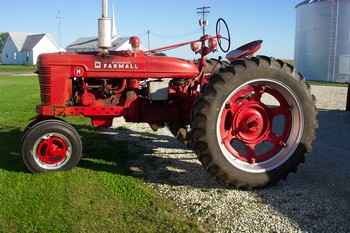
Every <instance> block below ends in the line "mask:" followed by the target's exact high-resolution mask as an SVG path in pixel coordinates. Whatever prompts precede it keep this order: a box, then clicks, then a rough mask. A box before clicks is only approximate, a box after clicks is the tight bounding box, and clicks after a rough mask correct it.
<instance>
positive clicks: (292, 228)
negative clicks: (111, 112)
mask: <svg viewBox="0 0 350 233" xmlns="http://www.w3.org/2000/svg"><path fill="white" fill-rule="evenodd" d="M346 91H347V90H346V88H341V87H321V86H313V87H312V92H313V93H314V94H315V95H316V97H317V99H318V108H319V109H320V113H319V124H320V128H319V130H318V137H317V140H316V142H315V144H314V150H313V152H312V153H311V154H310V155H308V157H307V163H306V164H305V165H302V166H301V167H300V168H299V170H298V173H297V174H292V175H290V176H289V177H288V179H287V181H283V182H280V183H279V184H278V185H277V186H274V187H270V188H267V189H263V190H256V191H241V190H234V189H226V188H224V187H222V186H220V185H219V184H218V183H216V182H215V180H213V179H212V178H210V177H209V176H208V174H207V172H206V171H205V170H204V169H203V168H202V166H201V165H200V163H199V161H198V160H197V158H196V155H195V154H193V152H192V151H190V150H187V149H186V148H184V146H183V145H182V144H181V143H179V142H178V141H177V140H176V139H174V138H173V137H172V136H171V134H170V133H169V132H168V130H166V129H161V130H159V131H158V132H156V133H155V132H153V131H151V130H150V129H149V127H148V125H146V124H126V123H124V122H123V121H121V120H120V119H119V120H116V122H115V125H116V126H124V127H126V128H127V129H125V128H124V127H123V130H118V131H117V133H116V135H115V136H113V137H115V140H123V141H125V139H127V140H128V141H129V145H130V146H129V150H130V151H131V152H132V153H135V154H137V155H142V156H138V158H139V159H136V160H133V161H130V162H129V165H130V166H129V167H130V170H131V171H132V173H133V174H134V175H135V176H138V177H142V178H143V179H144V180H145V182H146V183H148V184H149V185H151V186H152V187H154V188H155V189H156V190H157V191H158V192H159V193H160V194H161V195H163V196H164V197H166V198H169V199H171V200H173V201H175V203H176V204H177V205H178V206H179V207H180V208H182V209H183V210H184V211H185V213H186V214H187V215H188V216H190V217H193V218H195V219H197V220H198V221H199V222H200V223H201V224H203V228H204V229H206V231H207V232H315V233H320V232H350V221H349V220H350V113H346V112H343V111H339V110H341V109H344V108H345V97H346Z"/></svg>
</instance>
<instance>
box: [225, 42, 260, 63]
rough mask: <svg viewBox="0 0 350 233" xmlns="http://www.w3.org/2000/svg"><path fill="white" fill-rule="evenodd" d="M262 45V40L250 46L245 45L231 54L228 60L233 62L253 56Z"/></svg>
mask: <svg viewBox="0 0 350 233" xmlns="http://www.w3.org/2000/svg"><path fill="white" fill-rule="evenodd" d="M262 43H263V41H262V40H257V41H253V42H250V43H248V44H245V45H243V46H241V47H239V48H237V49H235V50H232V51H231V52H229V53H228V54H227V55H226V59H227V60H229V61H230V62H233V61H235V60H238V59H241V58H243V57H247V56H252V55H254V53H256V52H257V51H258V50H259V49H260V48H261V44H262Z"/></svg>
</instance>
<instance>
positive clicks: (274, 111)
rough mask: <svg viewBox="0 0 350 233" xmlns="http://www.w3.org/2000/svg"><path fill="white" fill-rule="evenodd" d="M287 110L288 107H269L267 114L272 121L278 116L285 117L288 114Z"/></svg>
mask: <svg viewBox="0 0 350 233" xmlns="http://www.w3.org/2000/svg"><path fill="white" fill-rule="evenodd" d="M289 108H290V107H286V106H278V107H274V108H271V107H270V108H269V112H270V115H271V118H272V119H273V118H275V117H276V116H279V115H283V116H287V115H288V114H289V113H290V111H289Z"/></svg>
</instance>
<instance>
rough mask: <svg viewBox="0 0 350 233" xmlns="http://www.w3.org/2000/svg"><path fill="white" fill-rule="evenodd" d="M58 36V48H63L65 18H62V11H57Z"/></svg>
mask: <svg viewBox="0 0 350 233" xmlns="http://www.w3.org/2000/svg"><path fill="white" fill-rule="evenodd" d="M56 19H57V36H58V46H59V47H60V48H61V46H62V20H63V17H62V16H61V11H60V10H58V11H57V16H56Z"/></svg>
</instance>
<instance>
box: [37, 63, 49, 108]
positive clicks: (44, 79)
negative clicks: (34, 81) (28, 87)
mask: <svg viewBox="0 0 350 233" xmlns="http://www.w3.org/2000/svg"><path fill="white" fill-rule="evenodd" d="M51 77H52V70H51V68H50V67H40V71H39V83H40V97H41V103H42V104H49V103H50V102H51V88H52V83H51Z"/></svg>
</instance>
